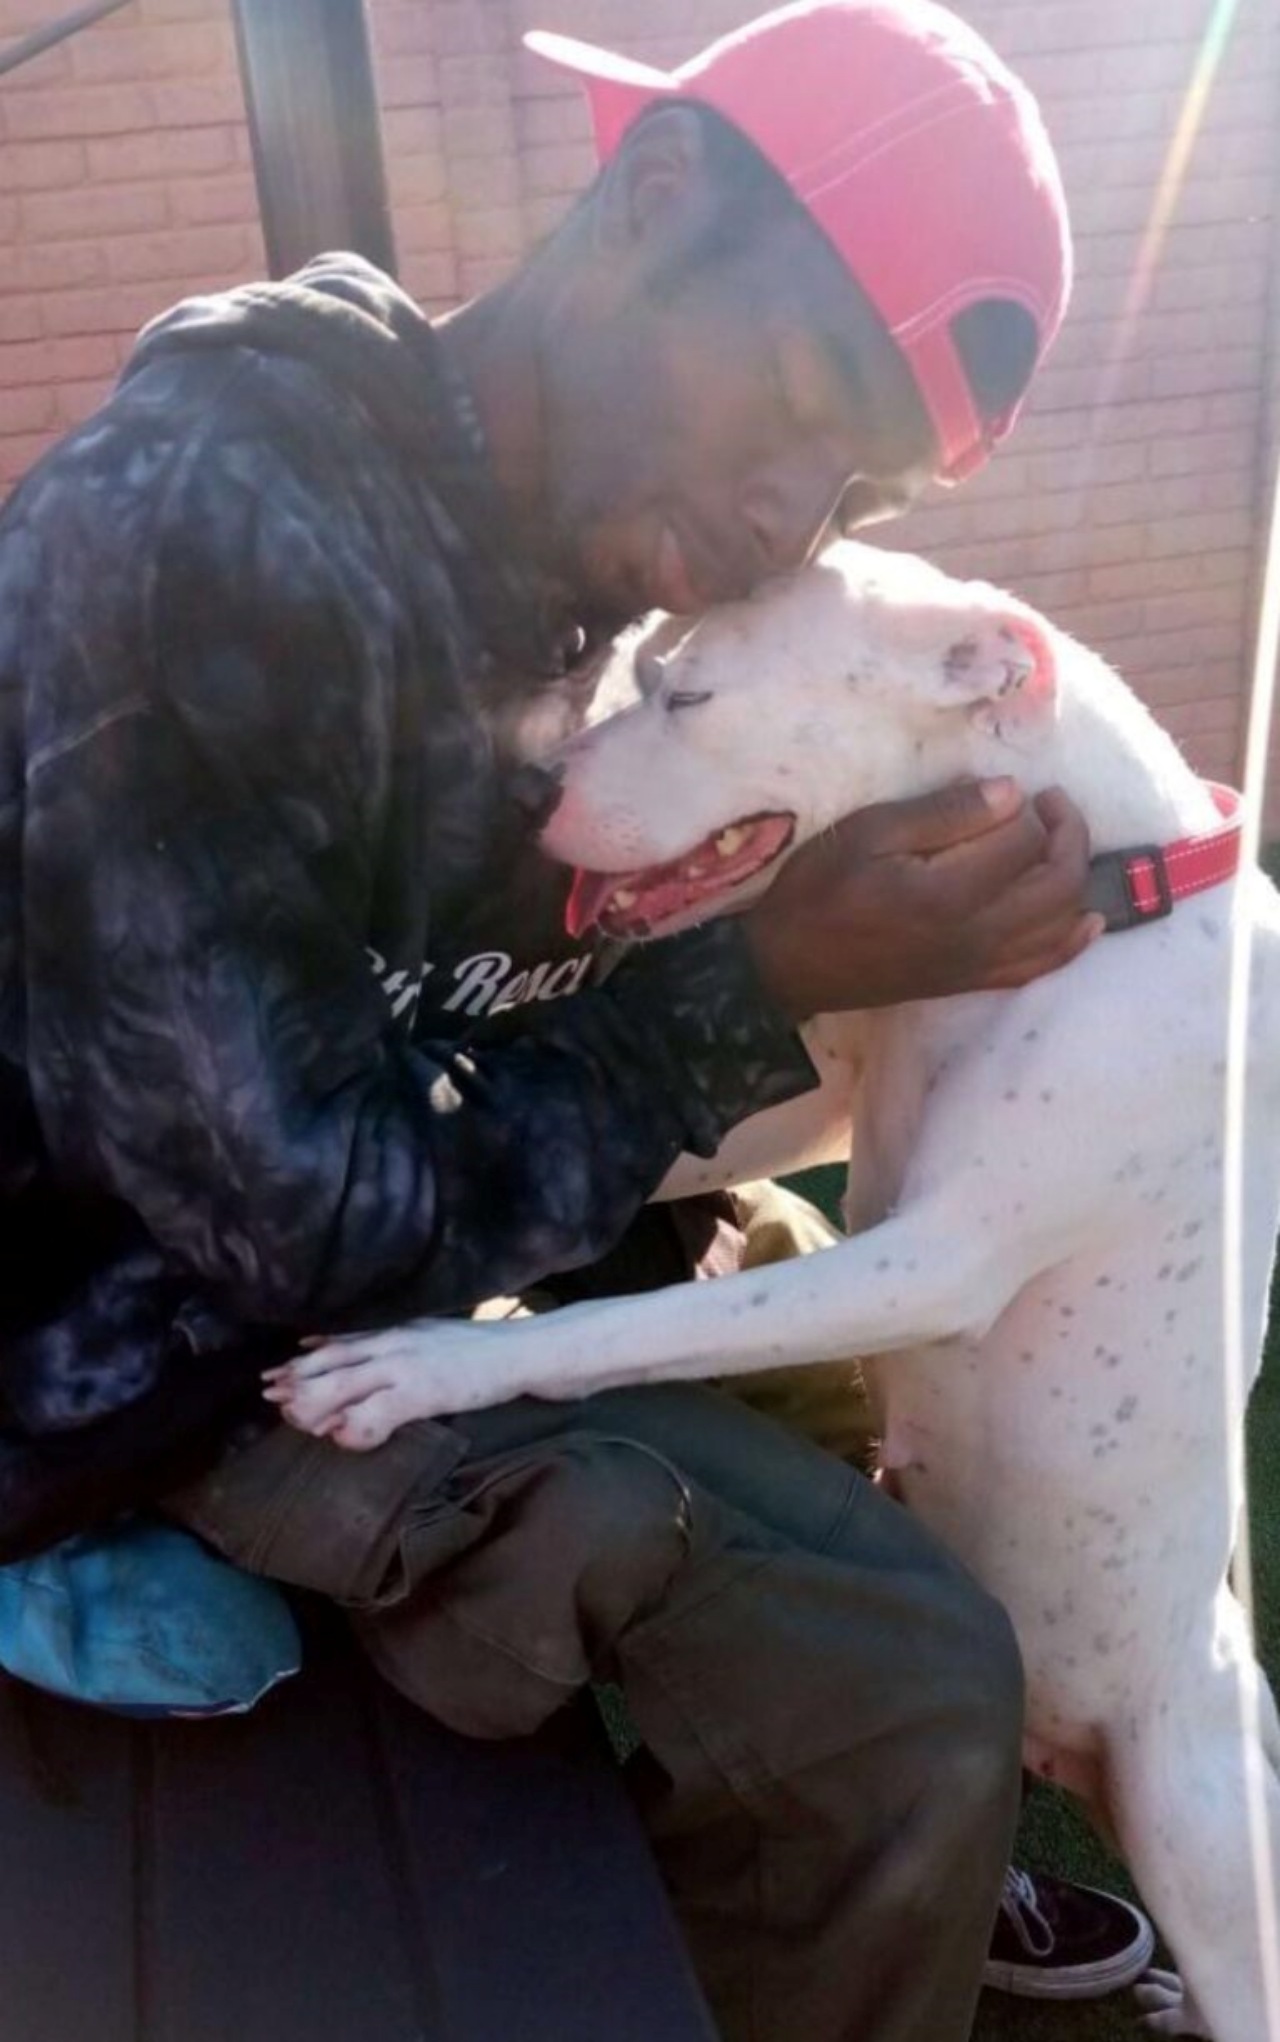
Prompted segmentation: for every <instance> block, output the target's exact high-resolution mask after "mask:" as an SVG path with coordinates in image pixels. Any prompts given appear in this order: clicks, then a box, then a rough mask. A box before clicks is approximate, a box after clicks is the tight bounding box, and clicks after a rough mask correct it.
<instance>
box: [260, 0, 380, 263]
mask: <svg viewBox="0 0 1280 2042" xmlns="http://www.w3.org/2000/svg"><path fill="white" fill-rule="evenodd" d="M233 5H234V10H235V21H236V36H237V41H238V45H239V51H240V74H241V78H242V80H243V83H244V97H245V106H246V109H247V111H248V116H249V133H250V139H251V141H252V144H253V162H254V170H255V172H256V175H257V181H258V202H259V205H260V207H261V209H262V227H263V235H264V238H265V240H266V247H267V261H268V264H269V267H270V270H271V274H272V276H273V277H281V276H287V275H288V274H289V273H290V271H292V270H295V269H297V268H298V267H299V266H300V265H301V264H302V263H304V262H306V261H308V260H309V259H310V257H311V256H313V255H318V254H320V253H321V252H322V251H323V250H325V249H328V248H350V249H353V250H355V252H356V253H357V254H359V255H364V256H367V258H368V259H369V261H370V262H375V263H377V265H378V267H379V268H380V269H385V270H387V271H389V272H390V273H392V274H394V272H395V262H396V252H395V238H394V235H393V232H392V227H391V212H390V208H389V206H388V203H387V187H386V174H385V170H384V166H383V159H382V123H381V120H380V117H379V113H378V99H377V93H376V91H375V88H374V81H373V62H372V58H371V55H370V49H369V30H368V23H367V21H366V19H365V9H364V0H233Z"/></svg>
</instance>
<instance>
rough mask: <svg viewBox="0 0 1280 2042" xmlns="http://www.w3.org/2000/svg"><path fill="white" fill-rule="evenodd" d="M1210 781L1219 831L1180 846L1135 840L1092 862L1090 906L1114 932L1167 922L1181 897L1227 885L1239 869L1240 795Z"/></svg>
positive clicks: (1183, 839) (1189, 839)
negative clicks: (1219, 820)
mask: <svg viewBox="0 0 1280 2042" xmlns="http://www.w3.org/2000/svg"><path fill="white" fill-rule="evenodd" d="M1205 784H1206V785H1207V787H1208V789H1209V792H1210V793H1211V794H1212V796H1213V798H1214V800H1215V802H1216V803H1217V805H1218V813H1219V814H1220V815H1221V817H1222V821H1221V823H1220V824H1219V826H1218V828H1217V829H1216V830H1207V831H1206V832H1205V833H1204V835H1203V836H1199V837H1181V838H1179V840H1178V842H1177V843H1176V844H1133V845H1130V847H1129V848H1128V849H1127V850H1124V851H1104V852H1102V853H1101V855H1100V856H1099V857H1097V858H1093V859H1091V860H1090V863H1089V883H1088V886H1087V888H1086V890H1085V906H1086V908H1088V909H1091V910H1092V911H1093V912H1094V913H1095V914H1101V915H1103V916H1104V917H1105V918H1106V924H1107V930H1108V933H1111V932H1113V931H1115V930H1118V929H1137V928H1140V927H1141V926H1142V925H1143V923H1145V922H1158V921H1161V920H1162V919H1163V918H1164V916H1165V915H1171V914H1172V913H1173V907H1174V902H1175V901H1180V900H1183V899H1185V898H1186V896H1187V895H1188V894H1190V893H1203V892H1204V891H1205V889H1206V888H1207V887H1210V886H1221V885H1222V882H1223V881H1224V880H1225V879H1230V878H1231V877H1232V875H1233V874H1234V873H1235V872H1237V871H1238V870H1239V867H1240V843H1241V836H1242V831H1241V824H1240V809H1241V800H1240V796H1239V795H1238V794H1237V793H1236V791H1235V789H1234V788H1233V787H1220V786H1218V785H1216V784H1215V783H1214V782H1213V781H1211V780H1210V781H1207V782H1206V783H1205Z"/></svg>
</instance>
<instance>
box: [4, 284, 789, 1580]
mask: <svg viewBox="0 0 1280 2042" xmlns="http://www.w3.org/2000/svg"><path fill="white" fill-rule="evenodd" d="M569 625H570V620H568V619H565V618H564V617H563V616H557V614H556V611H555V606H554V604H553V602H552V600H551V597H550V592H549V591H548V590H547V589H546V588H545V587H544V586H542V585H541V584H540V583H539V581H538V580H537V578H536V577H535V576H534V575H533V573H532V572H531V571H530V570H529V568H528V567H527V565H526V564H523V563H522V562H521V561H520V559H519V556H518V554H517V552H516V550H515V548H514V547H513V546H512V544H511V542H510V540H509V537H508V536H507V533H506V530H505V525H504V518H503V512H502V506H501V504H500V501H499V499H498V497H497V495H496V493H495V489H494V485H493V482H492V478H491V476H490V474H489V471H488V468H487V465H486V461H485V456H484V449H483V442H482V437H481V434H480V430H479V426H478V423H477V420H476V417H475V413H474V410H473V408H472V406H471V404H470V401H469V399H468V397H467V394H466V392H465V391H464V390H463V389H462V388H461V386H460V385H459V384H458V383H457V382H456V380H455V379H454V378H453V376H452V374H451V372H450V370H449V368H448V366H447V364H446V362H445V360H444V359H443V355H442V350H441V349H440V347H439V344H438V342H437V341H436V339H435V337H434V336H433V334H432V331H431V328H430V326H429V325H428V324H427V322H426V321H425V320H424V319H423V318H422V316H421V314H420V313H419V312H418V311H417V310H416V308H415V307H414V306H413V305H412V303H411V302H410V301H409V300H408V299H407V298H405V297H404V296H403V294H402V293H401V292H400V291H398V290H397V288H396V287H395V286H394V285H393V284H392V283H390V282H389V281H388V279H386V278H385V277H383V276H381V275H380V274H379V273H378V272H377V271H375V270H372V269H370V268H369V267H368V266H367V265H366V264H364V263H362V262H360V261H359V260H358V259H356V258H354V257H350V256H347V257H329V258H325V259H323V260H322V261H321V262H318V263H315V264H313V265H311V266H310V268H308V269H307V270H305V271H303V272H302V274H301V275H300V276H299V277H298V278H296V279H295V280H294V281H293V282H292V283H289V284H286V285H279V286H260V287H253V288H249V289H244V290H240V291H233V292H231V293H229V294H228V295H226V296H222V297H217V298H209V299H203V300H201V299H197V300H193V301H191V302H190V303H188V304H186V305H183V306H180V307H179V308H178V309H177V310H176V311H175V312H173V313H171V314H170V315H168V316H167V317H166V318H164V319H162V320H160V321H158V322H157V323H156V324H155V325H154V326H152V327H150V328H149V329H148V330H147V332H146V333H145V334H144V335H143V336H142V339H141V341H140V343H139V345H138V348H137V350H136V352H135V354H134V356H133V359H132V361H131V363H130V365H129V367H128V369H127V371H126V373H125V376H124V378H123V381H122V384H121V387H120V388H119V390H118V391H117V392H116V394H115V395H114V396H113V398H112V399H111V401H110V402H109V404H108V405H107V406H106V407H105V409H104V410H103V411H101V412H100V413H99V414H98V415H97V416H96V417H95V418H93V419H92V420H90V421H89V423H88V424H87V425H86V426H84V427H83V428H82V429H81V430H80V431H78V432H77V433H75V434H74V435H73V436H72V437H71V438H70V439H68V440H66V441H64V442H63V444H62V445H61V446H60V447H59V448H57V449H56V450H55V451H54V452H53V454H52V455H51V456H50V457H49V458H48V459H47V460H46V461H44V462H43V463H42V464H41V465H40V466H39V467H38V468H37V469H36V470H35V471H34V472H33V473H32V474H31V475H30V476H29V477H28V479H27V481H26V482H25V483H24V485H23V486H22V487H21V488H20V489H19V490H18V491H17V493H16V494H15V495H14V497H13V498H12V499H11V501H10V503H9V504H8V505H7V506H6V508H5V510H4V512H3V514H2V515H0V1276H2V1281H0V1420H2V1421H3V1431H0V1558H9V1557H12V1556H14V1555H15V1554H17V1553H19V1552H21V1551H26V1550H29V1549H31V1548H32V1547H34V1546H37V1545H39V1544H42V1543H46V1542H48V1541H49V1540H50V1539H51V1538H53V1537H56V1536H61V1535H62V1534H63V1533H65V1532H67V1531H69V1530H71V1529H74V1528H77V1527H79V1526H81V1525H84V1524H87V1523H90V1522H92V1521H94V1520H95V1519H97V1518H100V1517H102V1516H103V1515H105V1514H107V1513H109V1512H112V1511H114V1510H116V1509H118V1508H120V1507H122V1506H124V1505H128V1504H131V1503H134V1502H136V1501H138V1500H140V1499H142V1498H144V1497H146V1496H147V1495H148V1494H150V1493H153V1492H154V1490H155V1488H156V1487H157V1485H159V1484H161V1483H163V1482H164V1481H165V1480H168V1479H170V1478H172V1477H173V1476H174V1475H175V1474H177V1473H179V1472H184V1471H185V1470H186V1469H187V1468H188V1467H190V1466H192V1465H194V1464H196V1462H197V1461H198V1460H199V1458H200V1457H201V1456H205V1455H207V1454H208V1453H209V1452H210V1451H212V1450H213V1448H214V1446H215V1445H216V1441H217V1439H218V1438H219V1437H220V1435H221V1433H222V1431H223V1430H224V1428H225V1426H226V1424H227V1423H228V1422H229V1420H230V1419H231V1417H232V1416H233V1415H234V1414H235V1411H236V1409H237V1407H238V1406H240V1405H243V1403H244V1401H245V1399H246V1396H248V1395H249V1394H251V1388H252V1383H253V1379H254V1378H255V1376H256V1372H257V1369H258V1368H259V1367H260V1366H261V1365H262V1363H263V1361H264V1360H265V1359H267V1358H269V1357H270V1356H272V1355H274V1354H278V1353H279V1352H281V1351H283V1350H284V1348H285V1347H287V1345H288V1344H289V1342H290V1341H291V1339H292V1338H293V1336H294V1335H295V1333H296V1331H297V1330H298V1329H304V1328H321V1329H326V1328H331V1327H334V1326H338V1325H341V1324H344V1323H351V1322H353V1321H365V1322H367V1321H369V1320H370V1319H371V1318H373V1317H375V1316H376V1317H378V1318H383V1319H385V1318H387V1317H389V1316H391V1315H393V1314H394V1315H397V1316H398V1315H401V1314H404V1313H408V1312H410V1311H414V1312H453V1311H458V1310H461V1309H465V1308H466V1307H468V1306H470V1305H472V1304H474V1303H475V1302H477V1301H478V1300H479V1299H480V1298H482V1297H485V1296H489V1295H492V1294H495V1293H499V1292H510V1291H515V1290H518V1289H520V1288H522V1287H524V1286H526V1285H528V1284H530V1283H531V1282H533V1281H535V1280H536V1279H539V1278H543V1277H546V1276H547V1275H548V1274H549V1273H551V1272H554V1271H557V1270H564V1269H568V1268H572V1267H574V1266H576V1265H581V1264H584V1263H587V1262H590V1261H591V1260H593V1259H594V1258H596V1257H598V1256H600V1255H601V1254H602V1253H603V1252H604V1251H605V1250H607V1249H609V1248H610V1247H611V1245H612V1244H614V1243H615V1242H616V1241H617V1240H618V1238H619V1236H620V1235H621V1234H622V1233H623V1232H624V1230H625V1229H626V1228H627V1226H628V1224H629V1223H630V1222H631V1221H632V1219H633V1218H634V1216H635V1215H636V1214H637V1211H638V1209H639V1208H640V1207H641V1205H642V1203H643V1201H644V1200H645V1198H646V1197H647V1196H648V1194H649V1193H650V1192H651V1191H652V1190H653V1188H654V1186H655V1185H656V1184H657V1182H658V1180H659V1179H660V1178H661V1177H662V1175H663V1174H664V1172H665V1171H666V1169H667V1168H668V1166H669V1165H670V1163H671V1162H672V1161H673V1159H674V1158H675V1157H676V1156H677V1155H678V1154H679V1153H680V1151H681V1150H682V1149H691V1150H694V1151H695V1152H697V1153H700V1154H708V1153H710V1152H711V1151H712V1150H713V1149H714V1148H715V1147H716V1145H717V1144H718V1142H719V1140H720V1139H721V1138H722V1136H723V1135H724V1133H725V1132H726V1131H727V1130H728V1128H729V1127H731V1126H732V1125H733V1124H734V1123H735V1122H736V1121H737V1120H739V1119H741V1118H742V1117H743V1116H744V1115H746V1114H748V1113H750V1112H754V1111H756V1110H758V1109H760V1108H762V1107H765V1106H767V1105H770V1104H772V1103H776V1102H778V1101H780V1100H781V1099H784V1098H787V1097H790V1096H792V1095H794V1094H795V1093H797V1092H800V1091H802V1090H804V1089H806V1088H807V1087H808V1086H809V1085H810V1084H811V1083H812V1082H813V1077H812V1071H811V1068H810V1066H809V1064H808V1061H807V1059H806V1058H805V1056H804V1053H803V1051H802V1049H801V1048H800V1045H799V1042H798V1039H797V1038H796V1037H795V1036H794V1035H793V1034H792V1033H791V1032H790V1031H789V1030H788V1029H787V1028H786V1027H785V1026H784V1025H783V1023H782V1022H781V1021H780V1019H779V1018H778V1017H777V1016H776V1015H775V1014H774V1013H773V1012H772V1011H771V1010H770V1009H769V1008H768V1006H767V1005H766V1004H765V1003H764V1002H763V1000H762V999H761V997H760V994H759V991H758V989H757V987H756V985H755V982H754V980H753V977H752V972H751V967H750V963H749V959H748V957H747V953H746V951H745V948H744V946H743V945H742V943H741V939H740V936H739V935H738V934H737V932H735V931H734V930H733V928H732V927H731V926H730V925H727V924H721V925H718V926H716V927H714V928H710V929H707V930H705V931H699V932H697V933H695V934H694V935H691V936H688V937H683V938H679V939H677V940H675V941H673V942H671V943H666V944H662V945H659V946H656V947H654V948H652V949H648V950H645V951H641V952H636V953H633V954H632V955H631V956H629V957H627V958H626V959H624V960H623V962H622V963H621V964H620V965H619V967H618V968H617V969H616V970H615V971H614V972H613V973H612V974H611V975H610V976H609V978H608V982H607V984H599V983H590V981H591V980H592V979H593V978H594V977H596V976H597V975H598V974H596V972H595V969H594V960H593V959H591V958H590V957H589V956H586V955H583V956H582V957H575V956H574V955H573V946H572V945H570V944H569V943H568V942H567V939H565V938H564V936H563V933H562V931H561V928H560V921H561V909H562V906H563V896H564V880H563V876H562V875H560V874H557V873H555V872H554V871H553V870H552V868H550V867H549V866H546V865H544V864H543V863H542V861H540V860H539V859H537V857H536V855H535V854H534V853H532V852H531V851H530V849H529V847H528V846H527V844H522V843H521V842H520V841H519V839H518V837H517V836H516V834H515V833H514V830H513V827H512V822H511V817H512V813H513V810H512V807H511V806H510V805H509V804H507V803H505V802H504V799H503V787H502V769H501V766H500V763H499V761H498V760H497V759H496V757H495V755H494V751H493V747H492V743H491V739H490V736H489V732H488V725H487V723H486V720H485V718H484V715H483V713H482V708H483V703H484V701H485V699H486V697H488V698H492V697H494V696H495V695H498V694H501V693H502V692H504V691H506V692H508V693H509V692H510V691H511V690H513V689H530V688H534V687H536V686H538V685H539V684H540V683H543V682H545V681H546V680H547V679H548V678H549V677H551V676H554V675H556V674H557V673H559V672H561V671H563V669H564V663H565V660H566V658H567V657H571V656H572V653H573V649H574V646H575V643H576V642H580V639H578V640H575V636H574V633H573V631H572V630H571V629H570V628H569ZM570 992H571V993H572V994H573V995H574V996H573V997H572V998H564V997H557V995H564V994H566V993H570ZM495 1010H501V1011H502V1012H504V1013H505V1015H506V1018H507V1024H508V1026H507V1030H506V1031H505V1032H504V1031H503V1030H502V1029H501V1028H500V1027H498V1026H497V1025H496V1024H495V1022H494V1014H495ZM512 1016H515V1017H516V1018H517V1019H518V1020H519V1023H520V1026H519V1029H518V1031H512V1030H511V1029H510V1021H511V1018H512ZM460 1031H464V1033H463V1034H462V1035H461V1039H460Z"/></svg>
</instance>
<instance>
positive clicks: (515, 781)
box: [507, 765, 564, 835]
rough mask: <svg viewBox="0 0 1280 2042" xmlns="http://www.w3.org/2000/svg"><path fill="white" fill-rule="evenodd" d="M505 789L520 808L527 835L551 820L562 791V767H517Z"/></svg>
mask: <svg viewBox="0 0 1280 2042" xmlns="http://www.w3.org/2000/svg"><path fill="white" fill-rule="evenodd" d="M507 792H508V794H509V795H510V797H511V800H512V801H513V802H514V804H515V806H516V807H517V808H518V809H519V810H520V812H521V814H522V815H523V817H524V820H525V822H526V824H527V826H528V829H529V833H530V835H535V834H536V833H537V832H538V831H539V830H541V829H543V828H545V826H546V824H547V823H549V822H550V820H551V818H552V816H553V815H554V814H555V812H556V809H557V808H558V807H559V806H560V800H561V796H562V795H563V793H564V767H563V766H560V765H555V766H534V765H528V766H519V767H517V769H516V771H515V772H514V773H513V774H512V775H511V778H510V779H509V780H508V782H507Z"/></svg>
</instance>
